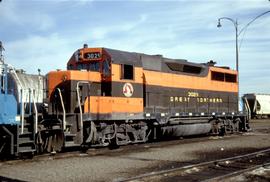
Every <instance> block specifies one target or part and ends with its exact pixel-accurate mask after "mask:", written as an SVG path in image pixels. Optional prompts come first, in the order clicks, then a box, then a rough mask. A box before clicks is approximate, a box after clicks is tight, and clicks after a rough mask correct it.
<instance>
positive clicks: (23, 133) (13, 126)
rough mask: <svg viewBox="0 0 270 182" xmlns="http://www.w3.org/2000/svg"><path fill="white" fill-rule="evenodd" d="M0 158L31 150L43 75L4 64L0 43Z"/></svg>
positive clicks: (33, 145)
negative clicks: (28, 72)
mask: <svg viewBox="0 0 270 182" xmlns="http://www.w3.org/2000/svg"><path fill="white" fill-rule="evenodd" d="M0 51H1V52H0V53H1V57H0V158H2V157H7V156H9V155H15V156H18V155H20V154H22V153H30V154H31V153H34V152H35V150H36V147H35V142H34V141H35V138H34V136H35V133H36V130H37V125H36V123H37V119H38V109H39V107H40V103H42V101H43V77H42V76H40V75H29V74H25V73H24V72H23V71H21V70H15V69H14V68H13V67H12V66H10V65H8V64H5V63H4V57H3V54H2V53H3V51H4V48H3V46H2V43H1V42H0Z"/></svg>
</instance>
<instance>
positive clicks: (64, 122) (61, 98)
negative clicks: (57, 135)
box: [56, 88, 66, 130]
mask: <svg viewBox="0 0 270 182" xmlns="http://www.w3.org/2000/svg"><path fill="white" fill-rule="evenodd" d="M56 90H57V91H58V93H59V96H60V101H61V105H62V110H63V115H64V116H63V130H66V110H65V105H64V102H63V97H62V93H61V90H60V89H59V88H56Z"/></svg>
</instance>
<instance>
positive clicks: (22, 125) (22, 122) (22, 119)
mask: <svg viewBox="0 0 270 182" xmlns="http://www.w3.org/2000/svg"><path fill="white" fill-rule="evenodd" d="M8 67H9V68H10V69H11V70H12V71H13V73H14V75H15V77H16V79H17V80H18V82H19V85H20V86H21V134H23V130H24V101H23V93H24V87H23V84H22V82H21V80H20V78H19V77H18V75H17V73H16V70H15V68H14V67H13V66H12V65H10V64H8Z"/></svg>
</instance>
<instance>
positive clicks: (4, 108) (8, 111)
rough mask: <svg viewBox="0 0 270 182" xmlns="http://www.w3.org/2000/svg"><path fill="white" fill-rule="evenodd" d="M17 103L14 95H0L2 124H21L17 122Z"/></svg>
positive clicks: (0, 120)
mask: <svg viewBox="0 0 270 182" xmlns="http://www.w3.org/2000/svg"><path fill="white" fill-rule="evenodd" d="M16 106H17V101H16V99H15V97H14V96H13V95H10V94H5V93H4V94H3V93H1V94H0V124H9V125H14V124H19V122H17V121H16V115H17V107H16Z"/></svg>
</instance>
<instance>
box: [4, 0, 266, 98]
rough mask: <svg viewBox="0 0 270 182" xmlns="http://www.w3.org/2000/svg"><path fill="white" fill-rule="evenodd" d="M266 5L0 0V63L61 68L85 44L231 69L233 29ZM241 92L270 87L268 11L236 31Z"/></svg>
mask: <svg viewBox="0 0 270 182" xmlns="http://www.w3.org/2000/svg"><path fill="white" fill-rule="evenodd" d="M269 10H270V1H269V0H178V1H176V0H175V1H170V0H164V1H152V0H119V1H112V0H111V1H109V0H108V1H104V0H58V1H56V0H24V1H22V0H2V1H1V2H0V41H2V42H3V45H4V48H5V52H4V55H5V62H6V63H9V64H11V65H13V66H14V67H16V68H17V69H24V70H26V72H27V73H34V74H37V70H38V69H41V73H42V74H46V73H48V72H49V71H52V70H56V69H63V70H65V69H66V63H67V61H68V59H69V58H70V57H71V55H72V54H73V52H75V51H76V50H77V49H79V48H81V47H82V46H83V44H84V43H87V44H88V45H89V47H107V48H112V49H119V50H124V51H131V52H140V53H145V54H162V55H163V56H164V57H168V58H177V59H187V60H188V61H191V62H196V63H205V62H208V61H209V60H214V61H216V62H217V65H218V66H229V67H231V68H232V69H235V28H234V25H233V23H232V22H230V21H227V20H222V21H221V24H222V27H221V28H217V20H218V18H220V17H229V18H232V19H233V20H237V21H238V24H239V25H238V29H239V30H241V29H243V28H244V27H245V25H246V24H248V23H249V22H250V21H251V20H252V19H254V18H255V17H256V16H258V15H260V14H261V13H263V12H266V11H269ZM239 44H240V46H239V47H240V48H239V49H240V50H239V51H240V52H239V73H240V93H241V94H244V93H269V94H270V13H268V14H265V15H264V16H262V17H260V18H258V19H257V20H256V21H254V22H253V23H252V24H250V26H248V28H246V29H243V31H242V33H241V34H240V35H239Z"/></svg>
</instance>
